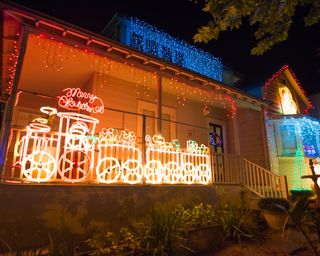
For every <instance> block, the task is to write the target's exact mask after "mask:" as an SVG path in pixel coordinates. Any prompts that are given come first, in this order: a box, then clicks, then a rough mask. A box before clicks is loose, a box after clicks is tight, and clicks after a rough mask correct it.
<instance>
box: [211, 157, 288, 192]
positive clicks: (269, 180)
mask: <svg viewBox="0 0 320 256" xmlns="http://www.w3.org/2000/svg"><path fill="white" fill-rule="evenodd" d="M211 166H212V172H213V177H214V182H215V183H219V184H242V185H243V186H245V187H246V188H248V189H249V190H251V191H252V192H253V193H255V194H257V195H258V196H260V197H277V198H279V197H280V198H288V189H287V180H286V176H279V175H277V174H275V173H273V172H271V171H269V170H267V169H265V168H263V167H261V166H259V165H257V164H255V163H253V162H251V161H249V160H248V159H245V158H243V157H241V156H238V155H230V154H224V153H212V154H211Z"/></svg>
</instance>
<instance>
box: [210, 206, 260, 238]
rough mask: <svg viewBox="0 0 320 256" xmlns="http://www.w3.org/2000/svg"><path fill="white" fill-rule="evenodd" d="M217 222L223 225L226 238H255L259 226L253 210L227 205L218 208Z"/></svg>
mask: <svg viewBox="0 0 320 256" xmlns="http://www.w3.org/2000/svg"><path fill="white" fill-rule="evenodd" d="M216 222H217V223H218V224H220V225H221V226H222V230H223V234H224V238H225V240H230V241H233V242H240V241H242V240H243V239H250V240H254V239H255V237H256V235H257V230H258V226H257V222H256V221H255V220H254V217H253V214H252V212H251V211H249V210H246V209H243V208H237V207H235V206H232V205H225V206H224V207H223V208H220V209H217V211H216Z"/></svg>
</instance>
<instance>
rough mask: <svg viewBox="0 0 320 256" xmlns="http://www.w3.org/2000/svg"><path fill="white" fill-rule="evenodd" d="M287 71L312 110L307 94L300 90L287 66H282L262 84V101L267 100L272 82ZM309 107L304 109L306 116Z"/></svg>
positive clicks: (294, 76)
mask: <svg viewBox="0 0 320 256" xmlns="http://www.w3.org/2000/svg"><path fill="white" fill-rule="evenodd" d="M286 70H288V71H289V72H290V73H291V75H292V76H293V78H294V80H295V81H296V83H297V85H298V87H299V89H300V90H301V91H302V93H303V94H304V95H305V96H306V98H307V101H308V103H309V105H310V108H313V104H312V103H311V101H310V99H309V98H308V97H307V93H306V92H305V91H304V89H303V88H302V86H301V84H300V82H299V81H298V79H297V77H296V75H295V74H294V73H293V71H292V69H291V68H290V67H289V66H288V65H283V66H282V67H281V68H280V69H279V70H278V71H277V72H276V73H275V74H273V75H272V76H271V78H270V79H269V80H268V81H267V82H266V83H265V84H264V87H263V99H264V100H265V99H267V98H268V93H269V87H270V85H271V84H272V82H273V81H274V80H275V79H277V78H278V77H279V76H280V75H281V74H282V73H283V72H284V71H286ZM310 108H309V107H306V108H304V110H303V113H304V114H306V115H308V114H309V110H310Z"/></svg>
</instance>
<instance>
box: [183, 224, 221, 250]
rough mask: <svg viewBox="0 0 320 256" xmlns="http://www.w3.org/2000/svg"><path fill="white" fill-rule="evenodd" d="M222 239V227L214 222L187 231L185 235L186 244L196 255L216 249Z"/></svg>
mask: <svg viewBox="0 0 320 256" xmlns="http://www.w3.org/2000/svg"><path fill="white" fill-rule="evenodd" d="M222 241H223V234H222V227H221V225H218V224H216V225H211V226H209V227H205V228H197V229H193V230H191V231H189V232H188V234H187V237H186V246H187V247H188V248H190V249H191V250H192V251H193V252H194V253H196V254H197V255H198V254H199V253H205V252H208V251H210V252H211V251H214V250H217V249H218V248H220V247H221V245H222Z"/></svg>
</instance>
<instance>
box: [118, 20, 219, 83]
mask: <svg viewBox="0 0 320 256" xmlns="http://www.w3.org/2000/svg"><path fill="white" fill-rule="evenodd" d="M122 25H123V26H124V28H125V29H124V30H123V32H122V34H121V38H120V41H121V42H122V43H124V44H126V45H128V46H130V47H132V48H135V49H138V50H140V51H143V52H145V53H148V54H150V55H153V56H156V57H158V58H161V59H163V60H165V61H168V62H171V63H174V64H176V65H178V66H181V67H183V68H186V69H189V70H192V71H195V72H197V73H199V74H201V75H205V76H207V77H209V78H212V79H214V80H217V81H221V82H222V81H223V65H222V62H221V60H220V58H217V57H214V56H213V55H211V54H210V53H208V52H205V51H203V50H201V49H197V48H196V47H194V46H192V45H191V44H189V43H187V42H185V41H183V40H178V39H176V38H174V37H172V36H170V35H168V34H167V33H164V32H162V31H160V30H158V29H157V28H155V27H153V26H151V25H149V24H147V23H145V22H143V21H141V20H139V19H137V18H129V19H124V20H123V21H122Z"/></svg>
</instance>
